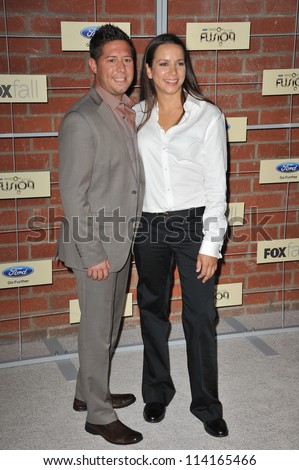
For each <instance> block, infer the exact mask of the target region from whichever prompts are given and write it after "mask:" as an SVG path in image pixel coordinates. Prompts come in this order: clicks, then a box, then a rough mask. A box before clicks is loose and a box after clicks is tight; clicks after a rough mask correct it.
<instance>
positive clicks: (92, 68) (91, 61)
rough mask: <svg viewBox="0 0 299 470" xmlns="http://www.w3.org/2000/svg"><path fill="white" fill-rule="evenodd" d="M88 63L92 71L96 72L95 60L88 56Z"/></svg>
mask: <svg viewBox="0 0 299 470" xmlns="http://www.w3.org/2000/svg"><path fill="white" fill-rule="evenodd" d="M88 64H89V67H90V70H91V71H92V73H97V69H98V66H97V63H96V61H95V60H94V59H92V58H91V57H90V58H89V60H88Z"/></svg>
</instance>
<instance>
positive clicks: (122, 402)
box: [73, 393, 136, 411]
mask: <svg viewBox="0 0 299 470" xmlns="http://www.w3.org/2000/svg"><path fill="white" fill-rule="evenodd" d="M111 401H112V406H113V408H125V407H126V406H130V405H132V403H134V401H136V397H135V396H134V395H133V394H132V393H121V394H117V393H111ZM73 408H74V410H75V411H87V405H86V402H85V401H82V400H78V398H75V399H74V402H73Z"/></svg>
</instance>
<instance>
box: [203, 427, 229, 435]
mask: <svg viewBox="0 0 299 470" xmlns="http://www.w3.org/2000/svg"><path fill="white" fill-rule="evenodd" d="M204 430H205V431H206V433H207V434H209V435H210V436H212V437H227V436H228V434H229V433H228V432H226V433H223V434H216V433H212V432H210V431H208V430H207V429H206V428H205V427H204Z"/></svg>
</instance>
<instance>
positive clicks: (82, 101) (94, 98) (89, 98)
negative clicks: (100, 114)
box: [67, 88, 103, 114]
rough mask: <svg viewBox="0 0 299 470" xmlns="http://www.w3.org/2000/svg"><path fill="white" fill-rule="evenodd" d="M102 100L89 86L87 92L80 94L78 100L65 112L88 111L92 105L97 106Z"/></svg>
mask: <svg viewBox="0 0 299 470" xmlns="http://www.w3.org/2000/svg"><path fill="white" fill-rule="evenodd" d="M102 102H103V100H102V98H101V97H100V96H99V95H98V94H97V92H96V91H95V90H94V89H93V88H91V89H90V90H89V92H88V93H86V94H85V95H83V96H81V98H79V100H78V101H76V102H75V103H74V104H73V105H72V106H71V107H70V108H69V109H68V111H67V114H69V113H72V112H76V111H77V112H81V113H84V112H88V111H90V110H91V109H92V108H93V107H95V106H96V107H98V106H100V105H101V103H102Z"/></svg>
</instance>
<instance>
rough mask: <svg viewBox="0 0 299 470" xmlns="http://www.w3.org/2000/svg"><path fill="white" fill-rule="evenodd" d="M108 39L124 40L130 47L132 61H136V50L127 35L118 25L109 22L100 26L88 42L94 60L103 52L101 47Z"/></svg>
mask: <svg viewBox="0 0 299 470" xmlns="http://www.w3.org/2000/svg"><path fill="white" fill-rule="evenodd" d="M110 41H126V42H127V43H128V44H129V46H130V48H131V53H132V57H133V60H134V63H135V62H136V51H135V48H134V45H133V42H132V41H131V39H130V38H129V36H128V35H127V34H126V33H125V32H124V31H123V30H122V29H120V28H119V27H118V26H115V25H112V24H110V23H108V24H105V25H104V26H100V27H99V28H98V29H97V30H96V31H95V33H94V35H93V37H92V38H91V40H90V43H89V53H90V57H91V58H92V59H94V60H95V61H96V62H97V60H98V58H99V57H100V56H101V55H102V54H103V47H104V46H105V44H107V42H110Z"/></svg>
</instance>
